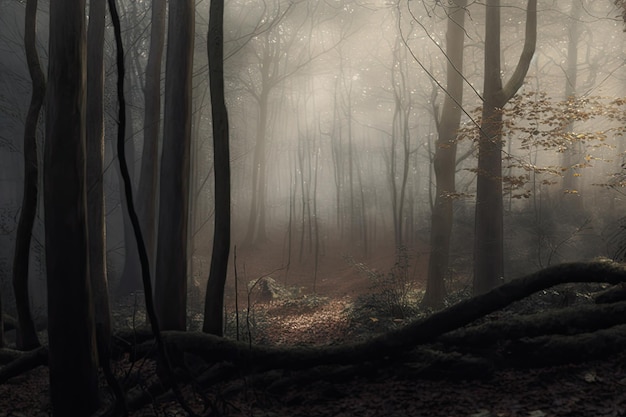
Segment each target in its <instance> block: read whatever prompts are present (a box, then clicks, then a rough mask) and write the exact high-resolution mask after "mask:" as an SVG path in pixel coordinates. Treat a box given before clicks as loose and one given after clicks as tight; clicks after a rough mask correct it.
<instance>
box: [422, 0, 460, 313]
mask: <svg viewBox="0 0 626 417" xmlns="http://www.w3.org/2000/svg"><path fill="white" fill-rule="evenodd" d="M466 7H467V0H455V2H454V5H453V6H451V7H450V10H449V12H448V24H447V30H446V54H447V56H448V64H447V69H446V74H447V75H446V77H447V94H448V95H446V97H445V99H444V102H443V109H442V111H441V120H440V121H439V125H438V126H437V133H438V138H437V142H436V143H435V156H434V159H433V166H434V170H435V181H436V186H437V189H436V191H435V205H434V207H433V210H432V213H431V230H430V259H429V261H428V281H427V285H426V293H425V294H424V299H423V300H422V303H423V304H424V305H426V306H429V307H441V306H443V299H444V297H445V295H446V288H445V282H444V279H445V277H446V274H447V272H448V264H449V258H450V240H451V237H452V213H453V201H454V197H453V195H454V193H455V192H456V184H455V171H456V148H457V130H458V128H459V124H460V122H461V114H462V109H461V106H462V105H463V46H464V44H465V29H464V28H465V14H466V10H465V8H466Z"/></svg>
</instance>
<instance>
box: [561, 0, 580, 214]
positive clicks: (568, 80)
mask: <svg viewBox="0 0 626 417" xmlns="http://www.w3.org/2000/svg"><path fill="white" fill-rule="evenodd" d="M581 11H582V4H581V1H580V0H573V1H572V10H571V14H572V16H571V22H570V24H569V25H567V31H568V39H567V69H566V72H565V100H575V99H576V84H577V78H578V41H579V38H580V15H581ZM573 130H574V122H573V121H571V122H570V123H568V124H567V125H566V126H565V132H567V133H571V132H573ZM579 148H580V143H579V142H578V141H575V140H572V141H571V143H569V144H568V146H567V148H566V149H565V151H564V152H563V159H562V163H561V166H563V167H565V168H568V170H567V171H565V173H564V177H563V183H562V192H563V202H564V203H565V204H566V205H565V206H564V207H563V208H564V210H565V211H566V212H567V213H569V214H574V213H577V212H580V210H581V209H582V195H581V194H580V193H578V192H577V191H579V190H578V188H579V181H578V177H576V176H575V175H574V174H575V173H576V171H575V169H574V165H576V164H577V163H578V162H579V160H580V153H579Z"/></svg>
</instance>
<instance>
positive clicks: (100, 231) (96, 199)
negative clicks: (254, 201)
mask: <svg viewBox="0 0 626 417" xmlns="http://www.w3.org/2000/svg"><path fill="white" fill-rule="evenodd" d="M105 16H106V0H91V1H90V3H89V29H88V32H87V42H88V45H87V46H88V48H87V128H86V132H87V145H86V150H87V167H88V169H87V213H88V216H87V225H88V231H89V232H88V233H89V277H90V279H91V287H92V292H93V295H94V309H95V322H96V338H97V342H98V350H99V352H100V353H101V354H102V352H103V351H104V350H108V348H107V346H109V344H110V342H111V340H110V339H111V312H110V310H109V286H108V282H107V265H106V232H105V218H104V187H103V160H104V106H103V96H104V66H103V62H104V61H103V59H104V29H105Z"/></svg>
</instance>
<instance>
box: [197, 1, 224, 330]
mask: <svg viewBox="0 0 626 417" xmlns="http://www.w3.org/2000/svg"><path fill="white" fill-rule="evenodd" d="M207 53H208V56H209V82H210V87H211V111H212V116H213V158H214V160H215V165H214V166H215V217H214V221H215V229H214V233H213V252H212V255H211V270H210V272H209V281H208V283H207V289H206V298H205V302H204V325H203V327H202V331H204V332H206V333H211V334H215V335H218V336H221V335H222V334H223V328H222V326H223V323H224V317H223V315H224V314H223V311H224V284H225V282H226V273H227V272H228V255H229V253H230V148H229V144H228V139H229V134H228V112H227V110H226V102H225V99H224V0H212V1H211V10H210V17H209V32H208V34H207Z"/></svg>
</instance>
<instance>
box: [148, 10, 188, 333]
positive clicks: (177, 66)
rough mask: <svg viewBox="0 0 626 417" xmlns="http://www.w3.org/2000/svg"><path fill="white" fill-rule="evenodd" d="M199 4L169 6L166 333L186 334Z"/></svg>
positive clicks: (158, 291) (160, 257) (163, 223)
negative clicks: (168, 331)
mask: <svg viewBox="0 0 626 417" xmlns="http://www.w3.org/2000/svg"><path fill="white" fill-rule="evenodd" d="M194 10H195V3H194V1H193V0H179V1H173V2H170V4H169V20H168V42H167V61H166V69H165V71H166V74H165V114H164V119H165V120H164V124H163V153H162V157H161V177H160V183H161V188H160V202H159V230H158V243H157V257H156V280H155V304H156V310H157V315H158V318H159V321H160V323H161V324H162V328H163V330H185V328H186V320H187V224H188V216H189V209H188V207H189V157H190V155H189V152H190V148H191V87H192V83H191V81H192V69H193V68H192V67H193V44H194V35H195V32H194V23H195V14H194Z"/></svg>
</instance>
